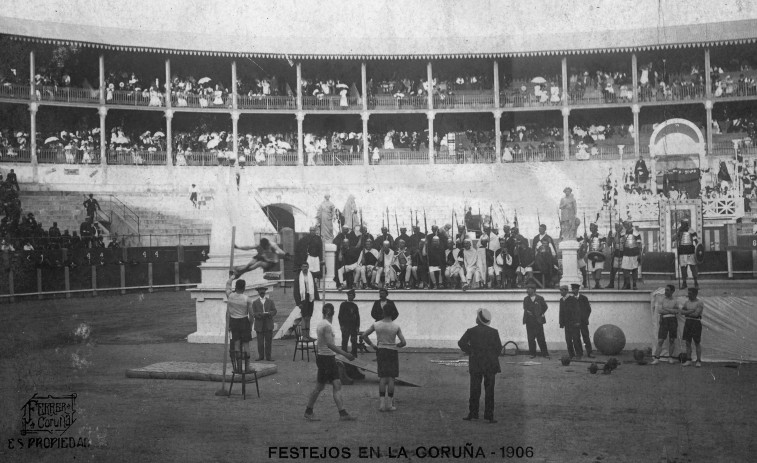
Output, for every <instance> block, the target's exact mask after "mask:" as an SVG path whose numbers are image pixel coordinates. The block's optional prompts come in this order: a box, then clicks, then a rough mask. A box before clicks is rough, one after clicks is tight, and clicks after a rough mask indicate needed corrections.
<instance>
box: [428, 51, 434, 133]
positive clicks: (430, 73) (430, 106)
mask: <svg viewBox="0 0 757 463" xmlns="http://www.w3.org/2000/svg"><path fill="white" fill-rule="evenodd" d="M426 79H428V109H429V111H431V110H432V109H434V73H433V70H432V68H431V61H429V62H428V65H427V66H426ZM429 136H433V134H431V132H430V131H429Z"/></svg>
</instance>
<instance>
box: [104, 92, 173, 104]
mask: <svg viewBox="0 0 757 463" xmlns="http://www.w3.org/2000/svg"><path fill="white" fill-rule="evenodd" d="M150 100H151V98H150V93H149V92H135V91H131V90H108V91H107V93H106V100H105V102H106V103H107V104H112V105H126V106H156V107H158V106H164V105H165V103H164V101H163V95H162V94H161V95H160V97H159V99H158V100H155V99H153V101H152V103H153V104H150ZM158 102H160V104H157V103H158Z"/></svg>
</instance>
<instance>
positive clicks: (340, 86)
mask: <svg viewBox="0 0 757 463" xmlns="http://www.w3.org/2000/svg"><path fill="white" fill-rule="evenodd" d="M336 88H350V86H349V85H347V84H343V83H340V84H336Z"/></svg>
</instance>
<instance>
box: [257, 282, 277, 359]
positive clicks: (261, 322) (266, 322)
mask: <svg viewBox="0 0 757 463" xmlns="http://www.w3.org/2000/svg"><path fill="white" fill-rule="evenodd" d="M267 290H268V288H266V287H265V286H261V287H259V288H258V296H260V298H259V299H257V300H255V301H253V303H252V318H253V319H254V320H255V333H256V336H257V338H258V361H261V360H263V359H265V360H268V361H269V362H270V361H271V360H273V359H272V358H271V341H273V317H275V316H276V305H275V304H274V303H273V301H272V300H271V299H269V298H267V297H266V291H267ZM264 354H265V355H264Z"/></svg>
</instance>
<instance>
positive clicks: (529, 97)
mask: <svg viewBox="0 0 757 463" xmlns="http://www.w3.org/2000/svg"><path fill="white" fill-rule="evenodd" d="M560 104H562V103H561V102H559V103H550V101H549V97H547V99H546V100H545V101H542V99H541V98H540V97H537V96H536V95H534V93H533V92H530V93H524V92H520V91H518V90H513V89H507V90H505V91H503V92H501V93H500V98H499V105H500V107H502V108H524V107H540V106H558V105H560Z"/></svg>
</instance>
